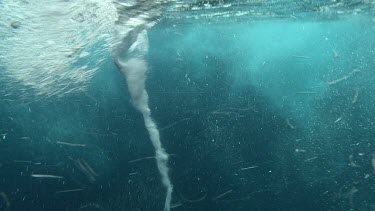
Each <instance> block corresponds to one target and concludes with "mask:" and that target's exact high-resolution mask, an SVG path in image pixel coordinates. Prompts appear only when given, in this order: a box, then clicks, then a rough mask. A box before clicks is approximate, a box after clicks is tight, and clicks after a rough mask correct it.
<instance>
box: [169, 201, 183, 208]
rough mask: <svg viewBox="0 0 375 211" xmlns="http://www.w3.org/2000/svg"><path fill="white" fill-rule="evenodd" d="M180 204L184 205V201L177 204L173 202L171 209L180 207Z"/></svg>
mask: <svg viewBox="0 0 375 211" xmlns="http://www.w3.org/2000/svg"><path fill="white" fill-rule="evenodd" d="M180 206H182V203H181V202H177V203H176V204H172V205H171V209H173V208H177V207H180Z"/></svg>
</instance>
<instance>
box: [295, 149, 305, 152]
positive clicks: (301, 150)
mask: <svg viewBox="0 0 375 211" xmlns="http://www.w3.org/2000/svg"><path fill="white" fill-rule="evenodd" d="M295 152H306V150H304V149H296V150H295Z"/></svg>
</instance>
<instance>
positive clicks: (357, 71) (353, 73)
mask: <svg viewBox="0 0 375 211" xmlns="http://www.w3.org/2000/svg"><path fill="white" fill-rule="evenodd" d="M359 72H361V71H360V70H358V69H354V70H353V71H352V72H350V73H348V74H347V75H345V76H344V77H342V78H339V79H336V80H334V81H330V82H328V83H327V84H328V85H334V84H337V83H340V82H342V81H345V80H347V79H349V78H350V77H352V76H353V75H355V74H356V73H359Z"/></svg>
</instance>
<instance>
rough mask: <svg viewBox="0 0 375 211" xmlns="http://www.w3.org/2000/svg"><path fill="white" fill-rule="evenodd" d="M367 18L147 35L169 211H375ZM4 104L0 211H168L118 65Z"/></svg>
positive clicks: (159, 27) (168, 24)
mask: <svg viewBox="0 0 375 211" xmlns="http://www.w3.org/2000/svg"><path fill="white" fill-rule="evenodd" d="M372 18H373V17H372V16H371V15H352V16H345V17H342V18H339V19H334V20H320V19H309V18H307V19H297V20H296V19H294V18H289V19H277V18H274V19H273V18H272V19H264V20H246V21H244V20H237V19H234V18H233V19H229V20H226V21H225V22H222V23H220V22H208V21H207V20H206V19H204V20H194V21H187V22H184V21H180V20H175V21H173V20H170V19H162V20H161V21H160V22H158V24H156V25H155V26H154V27H153V28H151V29H150V30H149V32H148V35H149V41H150V50H149V54H148V58H147V61H148V65H149V72H148V79H147V83H146V86H147V89H148V92H149V95H150V108H151V110H152V112H153V118H154V120H155V121H156V122H157V124H158V126H159V129H160V133H161V139H162V142H163V144H164V147H165V148H166V150H167V151H168V152H169V154H170V161H169V167H170V176H171V179H172V181H173V183H174V193H173V200H172V201H173V207H174V208H173V210H224V211H227V210H374V209H375V208H374V206H375V202H374V174H373V172H374V163H373V162H374V161H373V159H374V158H373V153H374V147H373V144H374V118H375V116H374V112H373V111H374V110H375V107H374V105H375V104H374V100H373V98H372V97H371V95H372V93H374V91H375V90H374V86H373V84H374V79H375V77H374V74H373V69H374V67H375V64H374V62H375V60H374V50H373V49H375V42H374V39H373V35H374V33H375V23H374V22H373V21H372ZM4 79H5V76H4V77H2V79H1V83H2V84H6V80H4ZM6 94H7V93H5V92H2V95H3V96H5V95H6ZM0 102H1V103H0V112H1V115H0V132H1V136H0V140H1V141H0V192H1V193H2V194H1V197H0V199H1V200H0V201H1V202H0V203H1V204H0V210H1V209H2V210H56V211H57V210H64V211H65V210H162V209H163V206H164V204H163V202H164V197H165V196H164V192H165V190H164V189H163V187H162V186H161V184H160V176H159V174H158V169H157V167H156V165H155V159H154V158H153V156H154V149H153V147H152V145H151V143H150V142H149V137H148V134H147V131H146V129H145V128H144V123H143V119H142V116H141V115H140V114H139V113H138V112H136V111H135V109H134V108H133V107H132V104H131V102H130V100H129V94H128V92H127V89H126V81H125V79H123V78H122V76H121V74H120V72H119V71H118V70H117V67H116V66H115V65H114V64H113V61H112V60H111V57H110V56H108V58H107V60H106V62H105V64H104V65H103V66H102V67H101V68H100V70H99V71H98V73H97V74H96V75H95V78H94V79H93V80H92V83H91V84H90V86H89V88H88V90H86V91H85V92H82V93H79V94H74V95H71V96H64V97H61V98H49V99H43V100H35V101H33V102H30V101H26V100H22V99H19V98H16V97H14V99H12V98H9V97H6V98H5V97H4V98H2V100H0ZM69 143H70V145H69ZM90 169H91V170H90ZM33 174H34V175H35V174H42V175H58V176H61V177H64V179H53V178H52V179H51V178H50V179H48V178H47V179H46V178H35V177H30V175H33ZM7 203H8V204H9V205H7Z"/></svg>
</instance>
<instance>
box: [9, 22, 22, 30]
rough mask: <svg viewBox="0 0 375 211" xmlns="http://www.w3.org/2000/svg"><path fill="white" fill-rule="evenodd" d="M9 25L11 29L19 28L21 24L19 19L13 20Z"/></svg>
mask: <svg viewBox="0 0 375 211" xmlns="http://www.w3.org/2000/svg"><path fill="white" fill-rule="evenodd" d="M10 26H11V27H12V28H13V29H18V28H20V26H21V22H19V21H13V22H12V23H11V24H10Z"/></svg>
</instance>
